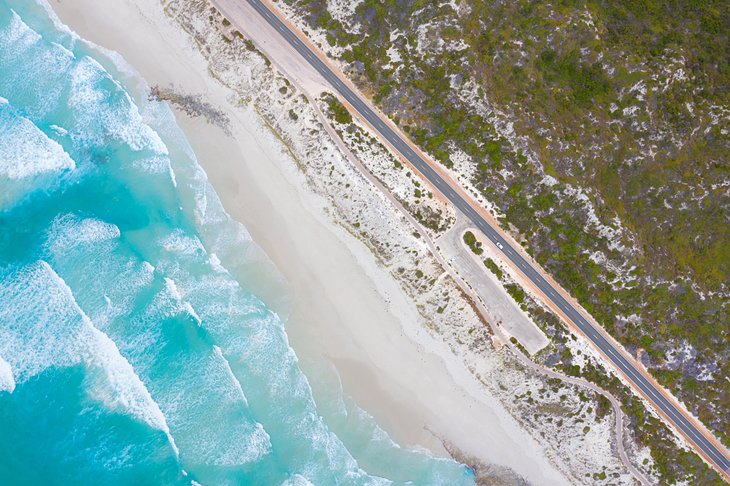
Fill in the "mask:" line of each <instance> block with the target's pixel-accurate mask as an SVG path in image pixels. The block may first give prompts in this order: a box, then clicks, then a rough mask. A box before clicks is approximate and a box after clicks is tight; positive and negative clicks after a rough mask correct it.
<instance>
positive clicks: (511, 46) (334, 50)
mask: <svg viewBox="0 0 730 486" xmlns="http://www.w3.org/2000/svg"><path fill="white" fill-rule="evenodd" d="M279 1H280V2H283V5H285V6H286V7H287V8H289V9H290V10H289V11H293V12H295V13H296V14H297V15H299V16H301V20H302V21H303V22H304V23H306V24H307V26H308V31H309V32H314V33H315V34H317V33H319V34H320V36H319V37H320V38H321V39H323V42H326V43H327V44H329V45H327V44H325V45H324V47H325V48H326V49H327V50H328V52H329V53H330V54H332V55H334V56H335V57H337V58H338V59H339V60H340V61H341V62H342V63H343V65H344V66H345V68H346V69H347V70H348V73H349V74H350V75H351V76H352V78H353V79H354V80H355V82H356V83H357V84H358V85H359V86H360V87H361V88H362V89H363V90H364V91H365V92H366V93H367V94H369V95H370V96H372V98H373V99H374V100H375V102H376V103H377V104H378V105H379V106H380V107H381V108H382V109H383V110H384V111H385V112H386V113H388V114H389V115H390V116H391V117H392V118H393V119H394V120H395V121H396V122H397V123H399V125H400V126H401V127H402V128H403V129H404V131H406V132H407V133H408V134H410V136H411V137H412V138H413V139H414V141H416V142H417V143H418V144H420V145H421V146H422V147H424V148H425V149H426V150H427V151H428V152H429V153H431V154H432V155H434V156H435V157H436V158H437V159H438V160H439V161H441V162H442V163H443V164H445V165H447V166H449V167H453V168H454V169H455V170H457V171H459V172H460V173H463V174H465V175H468V176H469V177H470V178H471V182H472V184H473V185H474V186H475V187H476V188H477V189H478V190H479V191H481V192H482V194H483V195H484V196H485V197H486V198H487V199H488V200H489V201H490V202H491V203H493V204H495V205H496V206H497V207H498V208H499V209H500V210H501V211H502V213H503V214H502V218H501V220H502V221H503V224H505V226H509V227H510V228H511V230H512V231H513V232H514V233H515V234H517V235H518V237H519V238H521V239H522V240H523V244H524V245H525V246H526V247H527V248H528V251H529V252H530V253H531V254H532V255H533V256H534V257H535V258H536V259H537V260H538V261H539V262H540V263H541V264H542V265H543V266H544V267H545V268H546V269H547V270H548V271H550V272H551V273H552V274H553V275H554V276H555V277H556V279H557V280H558V281H559V282H560V283H561V284H563V285H564V286H565V287H566V288H567V289H568V290H569V291H570V292H571V293H572V294H573V295H574V296H576V297H577V298H578V299H579V300H580V302H581V303H582V304H583V306H584V307H585V308H586V309H588V310H589V311H590V312H591V313H592V314H593V315H594V316H595V317H596V318H597V319H598V320H599V322H601V323H602V324H603V325H604V326H605V327H606V328H607V329H608V330H609V331H610V332H611V333H612V334H613V335H614V336H615V337H616V338H617V339H619V340H620V341H621V342H622V343H623V344H624V345H625V346H626V347H627V348H628V349H629V350H630V351H631V352H633V353H635V354H637V355H640V356H641V358H642V360H643V361H644V363H645V364H646V365H647V366H648V367H649V369H650V370H651V372H652V373H653V374H654V375H655V376H656V377H657V378H658V379H659V380H660V381H661V382H662V383H663V384H665V385H667V386H668V387H669V388H670V389H671V390H672V391H673V392H674V393H675V394H676V395H677V396H678V397H679V398H680V399H681V400H682V401H683V402H684V403H685V404H687V406H688V408H689V409H690V410H691V411H692V412H693V413H695V414H696V415H698V416H699V417H700V418H701V419H702V420H703V421H704V422H705V423H706V424H707V425H708V426H709V427H710V428H711V429H713V430H714V431H715V432H717V433H718V435H719V436H720V437H721V439H722V440H723V441H724V442H725V443H726V444H728V443H730V382H729V381H728V379H727V377H728V376H730V309H729V308H728V307H729V306H730V283H729V281H728V274H729V273H730V213H729V212H728V210H729V209H730V137H729V136H728V130H730V104H729V101H730V100H729V98H730V94H729V91H728V81H729V80H730V66H729V65H728V63H729V62H730V40H729V39H728V32H730V13H729V11H728V10H729V9H730V2H727V1H723V0H710V1H699V0H689V1H679V0H628V1H623V0H622V1H618V0H587V1H580V2H579V1H575V0H562V1H561V0H558V1H557V2H550V3H547V2H546V3H539V2H531V1H525V0H515V1H509V2H503V1H496V0H451V1H450V2H440V3H439V2H430V1H425V0H359V1H357V0H356V1H353V2H347V1H344V0H329V1H328V0H279ZM315 37H316V35H315ZM642 350H643V351H644V352H642Z"/></svg>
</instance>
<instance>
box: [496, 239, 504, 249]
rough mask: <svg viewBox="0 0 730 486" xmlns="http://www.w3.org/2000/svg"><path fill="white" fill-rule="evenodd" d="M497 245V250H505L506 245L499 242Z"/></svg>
mask: <svg viewBox="0 0 730 486" xmlns="http://www.w3.org/2000/svg"><path fill="white" fill-rule="evenodd" d="M495 244H496V245H497V248H499V249H500V250H504V245H502V243H500V242H499V241H498V242H497V243H495Z"/></svg>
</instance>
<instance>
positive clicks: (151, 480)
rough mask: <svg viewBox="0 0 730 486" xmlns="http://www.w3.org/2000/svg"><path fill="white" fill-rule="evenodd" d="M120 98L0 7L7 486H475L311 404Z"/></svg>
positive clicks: (152, 108) (291, 359) (218, 216)
mask: <svg viewBox="0 0 730 486" xmlns="http://www.w3.org/2000/svg"><path fill="white" fill-rule="evenodd" d="M127 85H129V83H128V82H126V80H125V76H124V75H122V68H121V67H119V66H118V65H115V64H114V62H112V59H111V58H109V57H108V56H107V55H104V54H102V53H101V52H100V51H99V50H98V49H96V48H94V46H91V45H89V44H88V43H85V42H84V41H83V40H82V39H79V38H78V37H76V36H75V35H74V34H72V33H70V32H69V31H68V30H66V29H65V28H64V27H63V26H62V25H59V24H58V23H57V22H55V23H54V20H53V18H52V14H50V13H49V11H47V9H46V8H45V7H44V6H43V5H40V4H36V3H34V2H33V1H30V0H23V1H21V0H18V1H6V2H2V1H0V484H3V485H8V484H10V485H12V484H18V485H35V484H38V485H45V484H196V483H200V484H204V485H218V484H263V485H267V484H277V485H278V484H291V485H299V484H309V483H311V484H317V485H329V484H388V483H390V482H391V481H392V482H393V483H395V484H449V485H452V484H454V485H458V484H471V483H473V475H472V473H471V471H470V470H469V469H467V468H466V467H464V466H462V465H459V464H457V463H455V462H453V461H449V460H443V459H434V458H432V457H430V456H428V455H425V454H421V453H418V452H413V451H408V450H405V449H402V448H400V447H398V446H397V445H395V444H394V443H392V442H391V441H390V439H388V437H387V435H385V434H384V433H383V432H382V431H381V430H380V429H378V428H377V426H376V425H375V424H374V423H373V421H372V419H371V418H370V417H369V416H367V414H365V413H364V412H362V411H361V410H359V409H357V407H356V406H355V405H354V404H353V403H352V402H351V400H349V399H348V398H347V397H343V396H341V394H340V391H339V390H337V389H333V390H332V391H331V393H330V396H329V399H328V401H327V403H326V404H323V403H320V404H319V407H318V406H317V404H315V402H314V399H313V397H312V391H311V388H310V383H309V381H308V379H307V377H306V376H305V375H304V374H303V373H302V372H301V371H300V369H299V367H298V366H297V358H296V356H295V354H294V352H293V351H292V349H291V348H290V346H289V343H288V341H287V336H286V330H285V325H284V323H283V322H282V320H281V319H280V318H279V317H278V316H277V315H276V314H275V313H274V312H272V311H271V310H270V309H269V308H267V307H266V305H264V303H262V301H261V300H260V299H258V298H257V297H256V295H254V294H253V293H252V291H251V290H250V289H251V288H252V287H255V286H253V285H252V282H250V281H245V279H244V278H242V277H241V275H249V277H248V278H254V277H251V275H253V274H251V273H249V274H246V273H245V272H236V271H234V270H233V269H234V267H235V268H242V267H245V266H246V264H247V262H246V260H245V259H246V258H247V257H246V255H249V254H251V252H250V251H247V250H250V249H251V248H252V245H253V243H252V242H251V241H250V237H249V236H248V233H247V232H246V230H245V228H243V227H242V226H240V225H239V224H237V223H236V222H234V221H232V220H230V219H229V217H228V215H227V214H226V213H225V212H224V210H223V209H222V207H221V205H220V202H219V200H218V198H217V196H216V195H215V192H214V191H213V189H212V187H211V186H210V185H209V184H208V182H207V179H206V177H205V174H204V173H203V171H202V170H201V169H200V167H199V166H198V164H197V162H196V160H195V156H194V154H193V153H192V150H191V149H190V147H189V146H188V144H187V142H186V141H185V138H184V135H183V134H182V132H181V131H180V130H179V128H178V127H177V126H176V125H175V121H174V117H173V116H172V113H171V112H170V110H169V108H168V107H167V106H166V105H164V104H160V103H157V102H150V101H147V100H146V99H145V97H144V96H143V95H140V94H139V93H133V92H132V91H131V89H130V88H128V87H127ZM140 100H141V101H140ZM262 278H263V276H262ZM313 379H314V378H313Z"/></svg>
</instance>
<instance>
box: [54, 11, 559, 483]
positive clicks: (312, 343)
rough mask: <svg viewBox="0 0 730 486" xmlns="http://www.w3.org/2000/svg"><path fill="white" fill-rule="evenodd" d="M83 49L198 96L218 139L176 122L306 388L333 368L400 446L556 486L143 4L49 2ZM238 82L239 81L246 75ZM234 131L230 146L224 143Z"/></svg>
mask: <svg viewBox="0 0 730 486" xmlns="http://www.w3.org/2000/svg"><path fill="white" fill-rule="evenodd" d="M52 6H53V8H54V9H55V10H56V12H57V13H58V15H59V16H60V18H61V20H62V21H63V22H64V23H66V24H68V25H69V26H70V27H71V28H72V29H74V30H75V31H76V32H78V33H79V34H80V35H81V36H82V37H84V38H86V39H88V40H90V41H92V42H94V43H96V44H98V45H100V46H103V47H105V48H109V49H113V50H115V51H117V52H119V53H120V54H121V55H122V56H123V57H124V58H125V59H126V61H128V62H129V63H130V64H131V65H132V66H133V67H134V69H136V70H137V71H138V72H139V73H140V74H141V75H142V76H143V77H144V78H145V79H146V81H147V82H148V83H149V84H150V85H159V86H161V87H174V89H175V90H176V91H178V92H181V93H189V94H192V95H200V96H202V99H203V100H204V101H205V102H206V103H209V104H210V105H212V106H214V107H215V108H216V109H217V110H221V111H222V113H223V114H225V115H226V116H227V117H228V120H229V123H228V126H227V128H226V129H224V128H221V127H219V126H215V125H214V124H210V123H208V122H207V121H206V119H205V118H201V117H195V118H191V117H190V116H188V115H187V114H186V113H185V112H184V111H181V110H177V111H176V115H177V119H178V122H179V124H180V125H181V127H182V128H183V130H184V131H185V133H186V135H187V136H188V139H189V141H190V143H191V145H192V147H193V149H194V150H195V153H196V155H197V157H198V160H199V162H200V164H201V165H202V166H203V168H204V169H205V170H206V172H207V173H208V176H209V178H210V180H211V182H212V183H213V185H214V187H215V188H216V190H217V192H218V194H219V195H220V198H221V200H222V201H223V204H224V206H225V208H226V210H227V211H228V212H229V213H230V214H231V215H232V216H233V217H234V218H235V219H237V220H239V221H241V222H242V223H243V224H244V225H245V226H246V228H248V230H249V231H250V233H251V235H252V237H253V239H254V241H255V242H256V243H257V244H258V245H259V246H261V247H262V248H263V249H264V251H265V252H266V253H267V254H268V255H269V257H270V258H271V259H272V260H273V262H274V263H275V265H276V266H277V268H278V269H279V271H280V272H281V273H282V274H283V276H284V278H285V280H286V281H287V283H288V285H289V286H290V290H291V296H292V297H291V299H290V300H291V302H290V303H289V304H281V302H280V301H278V303H277V301H276V299H274V298H273V294H269V295H267V292H269V291H268V290H267V287H263V286H262V288H261V289H260V293H261V294H263V295H262V297H263V298H264V299H265V300H267V301H269V302H268V303H269V304H270V305H273V306H274V307H275V308H276V309H277V310H278V311H280V312H282V313H288V323H287V330H288V334H289V337H290V341H291V344H292V346H293V347H294V349H295V351H296V352H297V354H298V356H299V357H300V359H301V365H302V368H303V369H304V371H305V372H306V373H307V374H308V375H309V376H310V379H312V380H313V381H314V383H313V388H314V391H315V398H316V396H317V393H318V390H317V386H318V384H317V382H316V379H314V378H311V377H312V375H316V374H317V373H318V370H321V369H322V368H323V367H325V368H326V367H327V366H330V365H331V366H334V368H335V369H336V370H337V372H338V374H339V376H340V379H341V382H342V387H343V390H344V393H345V394H347V395H349V396H351V397H353V398H354V399H355V401H356V402H357V403H358V405H360V406H361V407H362V408H364V409H365V410H366V411H367V412H368V413H370V414H371V415H373V416H374V417H375V419H376V421H377V422H378V424H379V425H380V426H382V427H383V428H384V429H385V430H386V431H387V432H388V433H389V434H390V435H391V437H393V439H394V440H396V442H398V443H400V444H402V445H404V446H422V447H426V448H428V449H429V450H431V451H432V452H433V453H434V454H441V455H444V454H446V452H445V450H444V448H443V446H442V442H441V441H442V440H445V441H448V442H449V443H451V444H453V445H454V446H455V447H457V448H458V449H459V450H461V451H463V452H464V453H465V454H468V455H470V456H473V457H475V458H477V459H479V460H481V461H483V462H485V463H493V464H497V465H500V466H505V467H508V468H511V469H513V470H514V471H516V472H517V473H518V474H519V475H521V476H523V477H524V478H526V479H528V480H529V481H531V482H533V483H535V484H540V485H547V484H564V483H565V482H566V479H565V478H564V476H563V475H562V474H561V473H559V472H558V470H557V469H556V468H555V467H554V466H553V465H552V464H551V463H550V461H549V460H548V459H547V458H546V456H545V452H544V451H543V449H542V448H541V447H540V446H539V445H538V444H537V443H536V442H535V441H534V440H533V439H532V438H531V437H530V436H529V435H528V434H527V433H526V432H525V431H524V430H523V429H522V428H521V427H520V426H519V425H518V424H517V423H516V422H515V420H514V419H513V418H512V417H511V416H510V415H509V414H508V413H507V412H506V411H505V409H504V408H503V407H502V405H501V404H500V402H499V401H498V400H497V399H496V398H495V397H493V396H491V395H490V393H489V392H488V391H487V390H486V389H485V388H484V387H483V386H481V385H480V384H479V383H478V382H477V381H476V379H475V378H474V377H473V376H472V374H471V373H469V371H468V370H467V369H466V367H465V366H464V364H463V363H462V362H461V361H459V360H457V359H455V357H454V356H453V354H452V353H451V351H450V350H449V349H448V347H447V346H446V345H445V344H444V343H443V342H441V341H440V340H437V339H436V338H434V337H433V336H432V334H430V333H429V332H427V331H426V329H425V327H424V326H423V325H422V322H421V318H420V316H419V314H418V311H417V309H416V307H415V305H414V303H413V302H411V301H410V300H409V298H408V297H407V296H406V294H405V293H404V291H403V290H402V289H401V288H400V286H399V285H398V284H397V282H396V281H395V280H394V279H393V278H392V277H391V276H390V275H389V273H388V272H387V271H385V270H384V269H382V268H381V267H379V266H378V264H377V262H376V259H375V257H374V256H373V254H372V253H371V252H370V250H369V249H368V248H367V247H366V246H365V245H364V244H362V243H361V242H360V241H359V240H357V239H356V238H354V237H352V236H351V235H350V234H349V233H347V232H346V231H344V230H343V229H342V228H341V227H340V226H338V225H337V224H336V223H335V222H334V221H333V220H332V217H331V216H330V215H328V213H327V207H328V206H327V201H326V200H324V199H323V198H321V197H319V196H317V195H316V194H314V193H313V192H312V191H311V190H309V189H308V187H307V184H306V181H305V178H304V177H303V175H302V174H301V173H300V172H299V171H298V170H297V167H296V163H295V161H294V160H292V158H291V157H290V156H289V155H288V153H287V151H286V149H285V148H284V147H283V145H282V144H281V142H280V141H279V140H278V139H277V138H276V137H275V136H274V135H273V134H272V133H271V132H270V131H269V130H268V129H267V128H266V127H265V125H264V123H263V122H262V120H261V119H260V118H259V117H258V116H257V114H256V113H255V111H254V110H253V109H252V108H251V107H250V106H248V105H247V104H245V103H242V102H241V98H240V96H238V95H236V94H235V93H234V92H233V91H232V90H230V89H229V88H227V87H225V86H223V85H222V84H221V83H220V82H218V81H217V80H215V79H213V77H211V76H210V74H209V69H208V62H207V60H206V59H204V58H203V56H202V55H201V54H200V53H199V52H198V49H197V47H196V45H195V43H194V41H193V39H192V38H191V37H190V36H189V35H188V34H187V33H186V32H184V31H183V30H182V29H180V28H179V26H178V25H177V24H176V23H175V22H174V21H173V20H171V19H170V18H168V17H167V16H166V15H165V14H164V12H163V6H162V5H161V4H159V3H157V2H152V1H149V0H108V1H98V0H76V1H74V2H67V1H62V2H59V3H55V2H54V3H53V4H52ZM244 75H245V73H243V72H242V76H244ZM227 131H229V132H230V134H227V133H226V132H227Z"/></svg>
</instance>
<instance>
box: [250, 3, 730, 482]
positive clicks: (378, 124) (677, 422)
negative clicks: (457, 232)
mask: <svg viewBox="0 0 730 486" xmlns="http://www.w3.org/2000/svg"><path fill="white" fill-rule="evenodd" d="M247 2H248V3H249V4H250V5H251V6H252V7H253V8H254V9H255V10H256V11H257V12H258V13H259V14H260V15H261V16H262V17H263V18H264V19H266V21H267V22H268V23H269V24H270V25H271V26H272V27H273V28H274V29H275V30H276V31H277V32H279V34H281V36H282V37H284V39H285V40H286V41H287V42H288V43H289V44H290V45H291V46H292V47H293V48H294V49H295V50H296V51H297V52H298V53H299V54H300V55H301V56H302V57H303V58H304V59H305V60H306V61H307V62H308V63H309V64H311V65H312V67H313V68H314V69H315V70H317V72H319V74H320V75H322V77H323V78H324V79H325V80H326V81H327V82H328V83H329V84H330V85H331V86H332V87H333V88H334V89H335V90H336V91H337V92H338V93H339V94H340V95H341V96H342V97H343V98H344V99H345V100H347V102H348V103H349V104H350V105H351V106H352V108H353V109H355V110H356V111H357V112H359V113H360V115H361V116H362V117H363V118H364V119H365V120H366V121H367V122H368V123H369V124H370V125H371V126H372V127H373V128H374V129H375V130H376V131H378V132H379V133H380V135H381V136H382V137H383V138H384V139H385V140H387V141H388V143H389V144H390V145H391V146H392V147H393V148H394V149H395V150H397V151H398V152H399V153H400V154H401V155H402V156H403V157H404V158H405V159H406V160H408V162H410V164H412V166H413V167H415V168H416V169H417V170H418V171H419V172H420V173H421V175H423V177H425V178H426V179H428V181H429V182H430V183H431V184H432V185H433V186H434V187H435V188H436V189H437V190H439V191H440V192H441V193H442V194H443V195H444V197H446V198H447V199H448V200H449V201H450V202H451V203H452V204H453V205H454V206H456V207H457V208H458V209H459V210H460V211H461V212H463V213H464V215H466V216H467V217H468V218H469V219H470V220H471V221H472V222H473V223H474V225H476V226H477V227H478V228H479V229H480V230H481V231H482V232H483V233H484V234H485V235H486V236H487V238H489V239H490V240H491V241H492V242H493V243H495V244H497V243H499V244H501V247H500V248H501V251H502V253H504V256H505V257H506V258H508V259H509V260H510V261H511V262H512V263H513V264H514V265H515V267H516V268H518V269H519V270H520V271H521V272H522V273H523V274H524V275H525V276H526V277H527V278H528V279H529V280H530V281H531V282H532V284H533V285H535V287H537V288H538V289H539V290H540V291H541V292H542V293H543V295H544V296H545V297H546V298H547V299H549V300H550V301H552V303H553V305H554V306H556V307H557V308H558V309H560V310H561V311H562V313H563V314H564V315H565V316H566V317H567V318H568V319H570V321H571V322H572V323H573V324H574V325H575V326H576V327H577V328H578V329H579V330H580V331H581V332H582V333H583V334H584V335H585V337H586V338H587V339H589V340H590V341H591V342H592V343H593V345H594V346H595V347H597V348H598V349H599V350H600V351H601V352H602V353H603V354H604V356H606V358H607V359H609V360H610V361H611V362H612V363H613V365H614V366H615V368H617V369H618V370H619V371H620V372H621V373H622V374H623V375H624V376H625V377H626V378H627V379H628V380H629V381H630V382H631V383H632V384H633V385H634V387H635V388H636V389H637V390H639V391H640V393H641V394H642V395H643V396H644V397H645V398H647V399H648V400H649V401H650V402H651V403H652V404H653V405H654V407H655V408H656V409H657V410H658V411H660V412H661V413H662V414H663V415H664V416H665V418H666V419H667V420H669V421H670V422H671V423H672V424H673V425H674V427H675V428H676V429H678V430H679V431H680V432H681V433H682V435H684V436H685V437H686V438H687V440H689V441H690V442H691V443H692V444H693V445H694V446H695V448H696V449H697V450H698V451H699V452H701V453H702V454H703V455H704V456H705V458H706V459H707V460H709V461H710V462H711V463H712V464H714V465H715V466H716V467H717V468H718V470H719V471H722V473H723V474H724V475H725V477H726V478H727V476H728V474H729V473H730V457H728V456H727V455H726V453H725V452H724V451H723V450H721V449H720V448H719V447H718V446H716V445H715V444H713V442H712V441H711V440H710V439H709V438H707V437H706V436H705V435H704V434H703V433H702V432H701V431H700V430H699V428H698V427H697V426H696V425H695V424H694V423H693V422H692V421H691V420H690V419H689V418H688V417H687V416H685V415H684V414H683V413H682V412H681V411H680V410H678V408H677V406H676V405H675V404H673V403H672V402H671V401H670V400H669V399H668V398H667V397H666V396H665V394H664V393H662V392H661V391H660V389H659V388H658V386H657V385H655V384H654V383H652V382H651V381H649V379H648V378H647V377H646V376H645V375H644V374H643V373H642V372H641V371H640V370H638V369H637V368H636V366H635V365H634V364H633V363H631V362H630V361H629V360H628V359H627V358H626V357H625V356H624V355H623V354H622V352H621V351H620V350H619V349H617V347H616V346H615V345H614V343H612V342H611V341H609V339H608V338H607V337H606V336H604V334H603V333H602V332H600V331H599V330H597V329H596V328H595V326H594V325H593V324H591V323H590V322H589V321H588V319H586V318H585V317H584V316H583V315H582V314H581V313H580V312H579V311H578V309H576V308H575V307H574V306H573V305H572V304H571V303H570V302H568V301H567V300H566V299H565V297H563V295H562V294H561V293H560V292H559V291H558V290H557V289H555V288H554V287H553V286H552V285H551V284H550V283H549V282H548V281H547V280H546V279H545V278H544V277H543V276H542V275H541V274H540V273H539V272H538V271H537V270H536V269H535V268H534V267H533V266H532V265H531V264H530V263H529V262H528V261H527V260H526V259H525V258H524V257H523V256H522V254H521V253H520V252H518V251H517V250H515V249H514V248H513V247H512V245H511V244H510V243H509V242H508V241H507V240H506V239H505V238H503V237H502V235H501V234H500V233H499V232H498V231H497V230H496V229H495V228H494V227H492V226H491V225H490V224H489V223H488V222H487V221H486V220H485V219H484V217H482V216H481V215H480V214H479V213H478V212H477V211H476V210H475V209H474V207H473V206H472V205H471V204H469V202H467V201H466V199H464V198H463V197H462V196H461V195H460V194H458V193H457V192H456V191H455V190H454V189H453V188H452V187H451V186H450V185H449V184H448V183H447V182H446V181H444V179H443V178H442V177H441V176H440V175H439V174H438V173H437V172H436V171H435V170H434V169H433V167H431V165H429V164H428V162H426V161H425V160H424V158H423V157H422V156H421V155H419V154H418V153H416V151H415V150H413V148H411V146H410V145H409V144H408V143H407V142H406V141H405V140H404V139H403V138H401V137H400V135H398V133H396V131H395V130H394V129H393V128H391V126H390V125H388V124H387V123H385V122H384V121H383V120H382V119H381V118H380V116H378V115H377V114H376V113H375V111H374V110H373V109H372V108H370V106H368V104H367V103H366V102H365V101H363V100H362V99H361V98H360V97H359V96H358V95H357V94H356V93H355V92H354V91H353V90H352V89H351V88H350V87H349V86H347V84H345V83H344V82H343V81H342V80H341V79H340V78H339V76H337V75H336V74H335V73H334V71H332V69H331V68H330V67H329V66H327V64H325V63H324V61H322V59H320V57H319V56H318V55H317V54H316V53H314V52H313V51H312V50H311V49H310V47H308V46H307V45H306V44H305V43H304V42H303V41H302V40H301V39H300V38H299V37H298V36H297V35H296V34H295V33H294V32H292V30H291V29H290V28H289V27H288V26H287V25H286V24H285V23H284V22H283V21H282V20H281V19H280V18H279V17H278V16H277V15H276V14H274V13H273V12H272V11H271V10H270V9H269V7H268V6H267V5H265V4H264V3H263V2H262V1H261V0H247Z"/></svg>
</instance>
